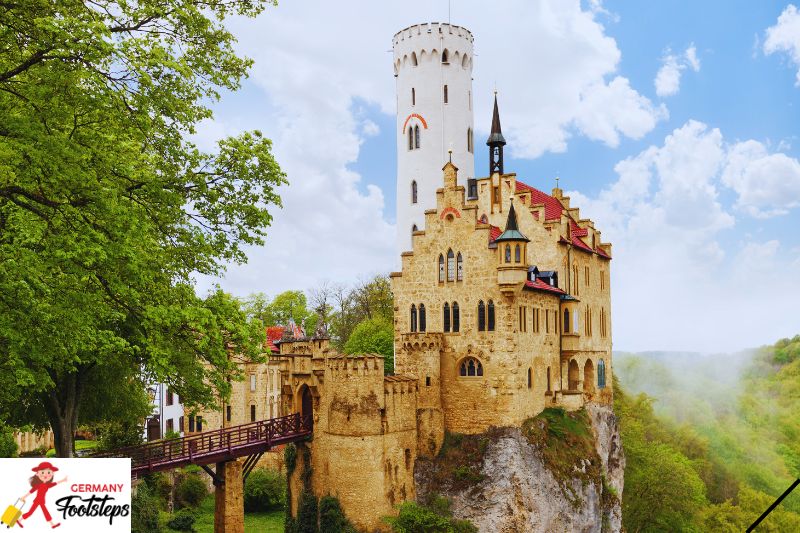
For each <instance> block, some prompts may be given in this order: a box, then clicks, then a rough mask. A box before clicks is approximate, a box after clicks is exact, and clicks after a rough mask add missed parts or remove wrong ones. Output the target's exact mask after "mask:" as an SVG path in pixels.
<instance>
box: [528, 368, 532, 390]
mask: <svg viewBox="0 0 800 533" xmlns="http://www.w3.org/2000/svg"><path fill="white" fill-rule="evenodd" d="M532 374H533V372H532V371H531V369H530V367H528V388H529V389H530V388H531V384H532V381H533V379H532V378H533V375H532Z"/></svg>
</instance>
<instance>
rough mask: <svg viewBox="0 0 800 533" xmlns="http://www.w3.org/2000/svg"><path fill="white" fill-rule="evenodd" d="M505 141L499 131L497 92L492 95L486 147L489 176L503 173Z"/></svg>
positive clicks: (501, 132)
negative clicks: (489, 130)
mask: <svg viewBox="0 0 800 533" xmlns="http://www.w3.org/2000/svg"><path fill="white" fill-rule="evenodd" d="M505 144H506V139H505V137H503V131H502V130H501V129H500V112H499V111H498V110H497V91H495V93H494V112H493V113H492V132H491V133H490V134H489V139H488V140H487V141H486V145H487V146H488V147H489V175H490V176H491V175H492V174H494V173H495V172H497V173H499V174H502V173H503V146H505Z"/></svg>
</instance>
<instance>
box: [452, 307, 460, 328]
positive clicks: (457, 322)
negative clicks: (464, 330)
mask: <svg viewBox="0 0 800 533" xmlns="http://www.w3.org/2000/svg"><path fill="white" fill-rule="evenodd" d="M452 309H453V333H458V330H459V328H460V325H461V317H460V316H459V311H458V303H456V302H453V308H452Z"/></svg>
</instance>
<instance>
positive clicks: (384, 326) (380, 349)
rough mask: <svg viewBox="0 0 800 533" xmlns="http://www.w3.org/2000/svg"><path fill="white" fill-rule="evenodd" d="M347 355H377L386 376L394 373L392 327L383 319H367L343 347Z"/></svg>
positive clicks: (357, 327)
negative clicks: (379, 356) (380, 357)
mask: <svg viewBox="0 0 800 533" xmlns="http://www.w3.org/2000/svg"><path fill="white" fill-rule="evenodd" d="M344 352H345V353H347V354H357V353H377V354H380V355H382V356H383V357H384V359H383V368H384V372H385V373H386V374H392V373H394V327H393V326H392V323H391V322H389V321H387V320H385V319H383V318H368V319H366V320H364V321H362V322H361V323H360V324H359V325H358V326H356V328H355V329H354V330H353V333H352V334H351V335H350V338H349V339H347V343H346V344H345V345H344Z"/></svg>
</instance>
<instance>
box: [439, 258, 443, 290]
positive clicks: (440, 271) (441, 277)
mask: <svg viewBox="0 0 800 533" xmlns="http://www.w3.org/2000/svg"><path fill="white" fill-rule="evenodd" d="M439 283H444V256H443V255H442V254H439Z"/></svg>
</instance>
